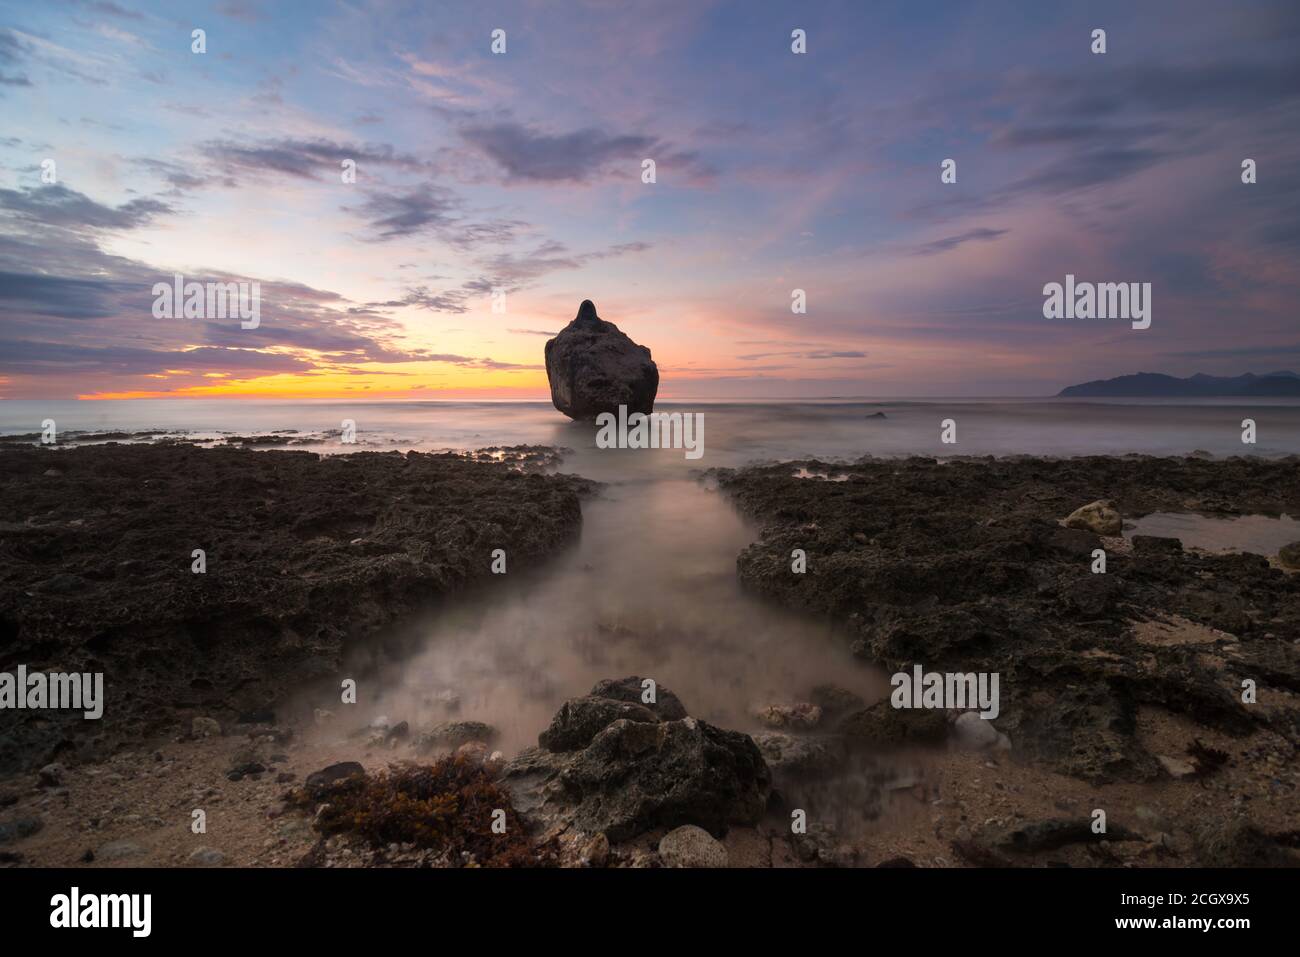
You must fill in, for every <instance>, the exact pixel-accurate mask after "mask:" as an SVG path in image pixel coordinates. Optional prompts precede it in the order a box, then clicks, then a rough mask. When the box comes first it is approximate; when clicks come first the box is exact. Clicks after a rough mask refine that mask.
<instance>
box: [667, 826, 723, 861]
mask: <svg viewBox="0 0 1300 957" xmlns="http://www.w3.org/2000/svg"><path fill="white" fill-rule="evenodd" d="M659 856H660V858H662V859H663V862H664V865H665V866H667V867H726V866H727V849H726V848H725V847H723V846H722V842H721V841H719V840H717V839H716V838H714V837H713V835H712V834H710V833H709V832H708V831H706V830H704V829H703V828H701V827H696V826H695V825H694V824H683V825H682V826H681V827H677V828H673V830H671V831H669V832H668V833H667V834H665V835H664V836H663V837H662V838H660V840H659Z"/></svg>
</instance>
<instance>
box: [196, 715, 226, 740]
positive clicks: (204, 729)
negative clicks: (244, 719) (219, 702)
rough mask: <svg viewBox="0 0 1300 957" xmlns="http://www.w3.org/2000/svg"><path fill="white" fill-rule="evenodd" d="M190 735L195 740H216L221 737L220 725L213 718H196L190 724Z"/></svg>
mask: <svg viewBox="0 0 1300 957" xmlns="http://www.w3.org/2000/svg"><path fill="white" fill-rule="evenodd" d="M190 733H191V734H193V735H194V737H196V738H217V737H220V736H221V724H220V723H219V722H217V721H216V720H214V719H213V718H204V717H198V718H195V719H194V720H193V721H191V722H190Z"/></svg>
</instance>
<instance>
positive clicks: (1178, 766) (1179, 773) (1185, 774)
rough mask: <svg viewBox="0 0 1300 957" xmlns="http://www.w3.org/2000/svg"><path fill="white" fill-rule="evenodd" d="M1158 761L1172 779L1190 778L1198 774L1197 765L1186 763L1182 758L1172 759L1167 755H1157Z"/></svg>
mask: <svg viewBox="0 0 1300 957" xmlns="http://www.w3.org/2000/svg"><path fill="white" fill-rule="evenodd" d="M1156 760H1157V761H1159V762H1160V766H1161V767H1162V768H1164V769H1165V773H1167V774H1168V775H1169V776H1170V777H1171V778H1190V777H1192V776H1193V775H1194V774H1196V765H1194V764H1192V762H1191V761H1184V760H1183V759H1182V758H1171V757H1169V756H1168V755H1165V754H1157V755H1156Z"/></svg>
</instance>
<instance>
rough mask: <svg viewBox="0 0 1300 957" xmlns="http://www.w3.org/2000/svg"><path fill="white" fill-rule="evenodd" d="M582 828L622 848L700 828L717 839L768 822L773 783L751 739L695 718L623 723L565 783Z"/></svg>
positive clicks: (577, 762)
mask: <svg viewBox="0 0 1300 957" xmlns="http://www.w3.org/2000/svg"><path fill="white" fill-rule="evenodd" d="M559 784H560V785H561V787H562V788H563V789H564V791H565V793H566V797H567V799H568V800H570V801H571V802H572V803H573V804H574V805H575V807H576V821H577V823H578V825H579V826H580V827H581V828H582V829H583V830H587V831H601V832H603V833H605V834H606V835H607V836H608V837H609V838H610V840H613V841H620V840H625V839H627V838H630V837H634V836H635V835H637V834H640V833H642V832H644V831H647V830H650V829H652V828H656V827H676V826H678V825H681V824H689V823H694V824H697V825H699V826H701V827H704V828H705V829H706V830H709V831H710V832H712V833H715V834H722V833H724V832H725V831H726V828H727V827H728V825H731V824H752V823H755V822H757V821H758V820H759V819H760V818H761V817H762V815H763V812H764V810H765V808H766V806H767V797H768V792H769V791H770V789H771V775H770V772H769V771H768V768H767V765H766V763H764V761H763V756H762V754H760V753H759V750H758V747H757V746H756V745H755V744H754V742H753V741H752V740H751V739H750V738H749V736H748V735H745V734H740V733H738V732H735V731H724V730H723V729H721V728H715V727H714V726H713V725H710V724H707V723H705V722H703V721H698V720H696V719H694V718H682V719H681V720H678V721H665V722H661V723H658V724H647V723H644V722H640V721H628V720H626V719H620V720H618V721H615V722H614V723H613V724H612V725H610V726H609V727H608V728H606V729H605V730H603V731H601V732H600V733H599V734H598V735H596V737H595V738H594V739H593V740H592V742H591V744H590V745H588V747H587V748H586V749H585V750H584V751H581V752H579V753H578V754H577V756H576V757H575V758H574V759H573V763H572V764H571V765H569V766H568V767H566V768H565V769H564V770H563V771H562V772H561V773H560V775H559Z"/></svg>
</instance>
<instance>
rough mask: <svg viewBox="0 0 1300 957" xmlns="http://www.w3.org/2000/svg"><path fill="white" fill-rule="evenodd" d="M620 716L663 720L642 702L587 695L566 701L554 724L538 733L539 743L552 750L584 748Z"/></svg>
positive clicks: (632, 719)
mask: <svg viewBox="0 0 1300 957" xmlns="http://www.w3.org/2000/svg"><path fill="white" fill-rule="evenodd" d="M620 718H626V719H627V720H629V721H644V722H646V723H648V724H655V723H657V722H658V721H659V716H658V715H657V714H655V713H654V712H653V711H651V710H650V709H649V708H647V707H644V706H642V705H640V704H633V703H631V702H628V701H616V700H615V699H613V698H600V697H596V696H594V695H587V696H585V697H582V698H571V699H570V700H568V701H566V702H565V703H564V704H563V705H562V706H561V707H560V710H559V711H557V712H556V713H555V717H554V718H552V719H551V724H550V727H548V728H547V729H546V730H545V731H543V732H542V733H541V734H539V735H538V736H537V743H538V744H539V745H541V746H542V747H543V748H546V749H547V750H548V751H580V750H582V749H583V748H585V747H586V746H587V745H589V744H590V743H591V739H592V738H594V737H595V736H596V735H597V734H598V733H599V732H601V731H603V730H604V729H605V728H607V727H609V726H610V725H611V724H613V723H614V722H615V721H617V720H619V719H620Z"/></svg>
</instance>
